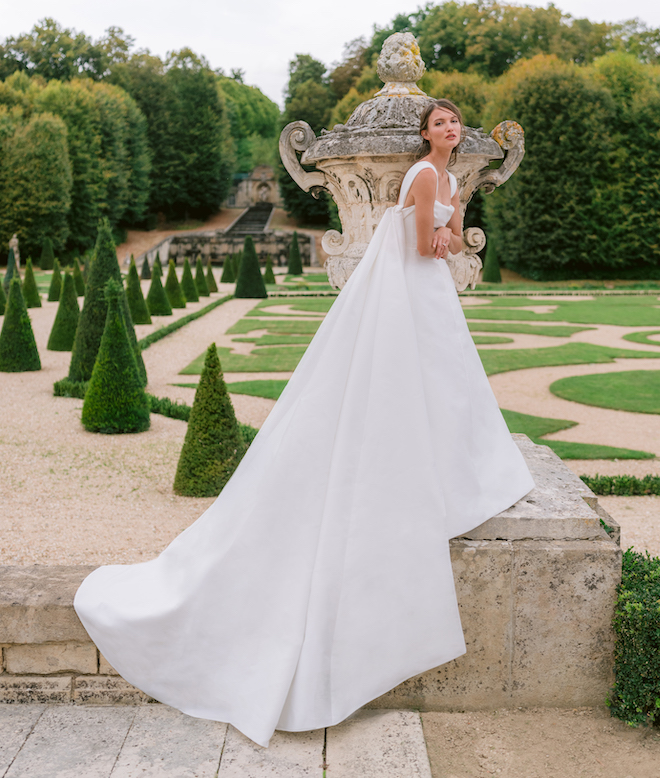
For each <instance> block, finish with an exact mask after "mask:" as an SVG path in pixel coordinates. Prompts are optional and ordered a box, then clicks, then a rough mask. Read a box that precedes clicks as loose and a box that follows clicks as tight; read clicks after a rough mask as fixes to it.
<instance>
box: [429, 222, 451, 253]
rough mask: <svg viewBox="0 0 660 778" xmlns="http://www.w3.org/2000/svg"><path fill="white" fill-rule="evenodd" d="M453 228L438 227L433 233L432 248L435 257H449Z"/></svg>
mask: <svg viewBox="0 0 660 778" xmlns="http://www.w3.org/2000/svg"><path fill="white" fill-rule="evenodd" d="M452 234H453V233H452V230H451V228H450V227H438V229H437V230H435V231H434V233H433V240H432V241H431V248H432V249H433V256H434V258H435V259H447V254H448V252H449V241H450V240H451V236H452Z"/></svg>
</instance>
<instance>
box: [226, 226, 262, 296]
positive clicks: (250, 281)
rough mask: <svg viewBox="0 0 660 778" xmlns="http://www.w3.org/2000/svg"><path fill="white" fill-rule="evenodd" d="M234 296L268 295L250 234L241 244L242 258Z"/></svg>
mask: <svg viewBox="0 0 660 778" xmlns="http://www.w3.org/2000/svg"><path fill="white" fill-rule="evenodd" d="M234 297H268V292H267V291H266V287H265V285H264V279H263V278H262V276H261V270H260V268H259V260H258V258H257V252H256V251H255V250H254V242H253V241H252V238H251V237H250V235H248V236H247V238H246V239H245V243H244V244H243V260H242V262H241V267H240V270H239V275H238V279H237V280H236V291H235V292H234Z"/></svg>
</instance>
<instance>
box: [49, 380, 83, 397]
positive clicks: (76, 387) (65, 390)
mask: <svg viewBox="0 0 660 778" xmlns="http://www.w3.org/2000/svg"><path fill="white" fill-rule="evenodd" d="M88 386H89V381H69V379H68V378H63V379H62V380H61V381H55V383H54V384H53V397H76V398H78V399H79V400H84V399H85V392H86V391H87V387H88Z"/></svg>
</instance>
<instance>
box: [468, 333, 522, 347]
mask: <svg viewBox="0 0 660 778" xmlns="http://www.w3.org/2000/svg"><path fill="white" fill-rule="evenodd" d="M472 340H473V341H474V342H475V343H476V344H477V346H491V345H495V344H497V343H513V338H499V337H497V336H496V335H473V336H472Z"/></svg>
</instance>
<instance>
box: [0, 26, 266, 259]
mask: <svg viewBox="0 0 660 778" xmlns="http://www.w3.org/2000/svg"><path fill="white" fill-rule="evenodd" d="M279 118H280V111H279V108H278V106H277V105H276V104H275V103H273V102H272V101H271V100H269V99H268V98H267V97H266V96H265V95H264V94H262V93H261V92H260V91H259V90H258V89H256V88H255V87H251V86H248V85H246V84H243V83H242V76H241V74H240V72H234V73H232V75H231V76H226V75H225V74H224V73H223V72H221V71H213V70H212V69H211V67H210V66H209V64H208V62H207V61H206V60H205V59H204V58H203V57H201V56H198V55H197V54H195V53H194V52H193V51H191V50H190V49H182V50H181V51H178V52H173V53H171V54H170V55H168V57H167V58H165V59H161V58H159V57H157V56H154V55H153V54H151V53H149V52H148V51H145V50H141V51H135V50H134V40H133V39H132V38H131V36H129V35H126V34H125V33H124V32H123V31H122V30H121V29H119V28H116V27H112V28H110V29H109V30H108V31H107V32H106V34H105V36H104V37H103V38H101V39H100V40H98V41H93V40H92V39H91V38H89V37H88V36H85V35H84V34H83V33H78V32H76V31H74V30H69V29H64V28H62V27H60V26H59V25H58V24H57V22H55V21H54V20H52V19H45V20H43V21H41V22H39V23H38V24H37V25H35V26H34V28H33V29H32V30H31V32H30V33H27V34H25V35H21V36H18V37H9V38H7V39H5V40H4V42H2V43H1V44H0V253H2V254H3V253H4V252H5V251H6V249H5V247H6V244H7V241H8V240H9V238H10V237H11V235H12V234H13V233H15V232H16V233H18V235H19V239H20V240H21V244H22V246H24V247H25V250H26V251H27V252H28V253H32V254H35V253H37V252H38V251H39V249H40V246H41V244H42V242H43V238H44V237H46V236H49V237H50V238H51V239H52V241H53V245H54V247H55V250H56V251H57V252H58V253H59V254H60V255H61V256H63V257H66V256H73V255H75V254H80V253H83V252H85V251H86V250H89V249H91V248H92V246H93V245H94V241H95V236H96V232H97V228H98V220H99V218H101V217H107V218H108V220H109V223H110V224H111V226H112V227H113V229H114V230H115V231H116V232H118V233H121V231H122V228H126V227H128V226H143V227H144V226H147V227H153V226H155V225H156V224H157V222H158V218H159V215H162V216H161V218H163V217H164V218H165V219H167V220H172V219H188V218H205V217H206V216H208V215H209V214H210V213H213V212H214V211H216V210H217V209H218V207H219V206H220V203H221V202H222V200H223V199H224V198H225V197H226V195H227V194H228V192H229V189H230V187H231V184H232V180H233V175H234V173H235V172H244V171H247V170H251V169H252V167H254V164H258V163H260V162H261V161H262V160H264V159H266V160H267V161H272V159H273V148H274V147H275V146H276V139H277V133H278V129H279V127H278V123H279Z"/></svg>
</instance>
